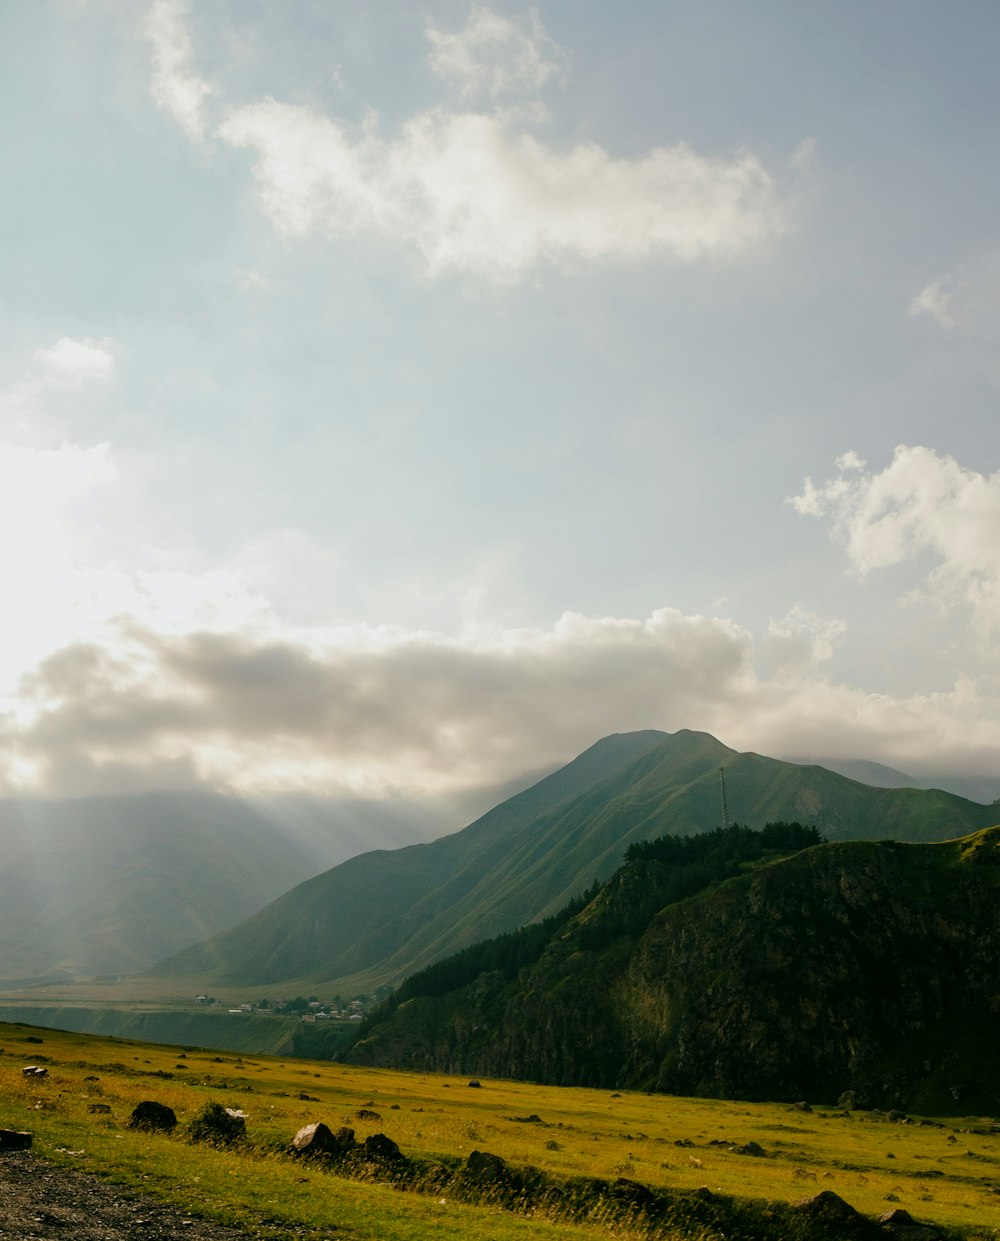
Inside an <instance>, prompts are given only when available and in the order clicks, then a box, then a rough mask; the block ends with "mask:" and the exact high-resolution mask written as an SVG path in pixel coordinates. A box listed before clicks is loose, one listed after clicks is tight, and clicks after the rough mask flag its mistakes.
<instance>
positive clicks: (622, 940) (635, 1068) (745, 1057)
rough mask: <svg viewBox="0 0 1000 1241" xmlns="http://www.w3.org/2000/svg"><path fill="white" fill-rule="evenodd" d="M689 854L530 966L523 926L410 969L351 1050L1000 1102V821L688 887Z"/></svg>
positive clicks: (493, 1068) (719, 1092) (577, 922)
mask: <svg viewBox="0 0 1000 1241" xmlns="http://www.w3.org/2000/svg"><path fill="white" fill-rule="evenodd" d="M677 867H678V863H677V862H676V861H667V860H658V859H655V858H650V857H645V858H642V857H640V858H636V859H634V860H631V861H629V862H627V863H626V864H625V865H624V866H623V867H622V868H621V870H619V871H618V872H617V873H616V875H615V876H614V877H613V878H612V879H611V880H610V882H609V883H607V884H606V885H605V886H604V887H603V888H602V889H601V890H600V891H599V892H598V893H597V894H596V895H595V896H594V897H593V899H592V900H590V902H589V903H588V904H587V905H586V907H585V908H583V909H582V910H581V911H580V912H579V913H577V914H576V915H575V916H574V917H573V918H571V919H570V920H569V921H568V922H567V923H564V924H563V925H561V926H558V927H555V928H554V929H553V931H552V933H551V935H550V937H549V939H548V942H547V945H546V946H545V947H544V949H541V948H540V946H539V945H535V946H534V959H533V961H529V963H528V964H526V965H523V966H522V965H521V962H522V961H524V960H525V959H526V954H525V952H524V951H523V949H522V951H521V953H520V955H518V951H517V948H516V941H517V940H518V939H519V938H523V937H524V936H525V935H527V934H528V932H527V931H526V932H522V933H521V936H520V937H519V936H516V935H515V936H513V937H511V939H510V942H509V943H503V942H502V943H501V944H499V945H497V947H496V948H495V949H493V950H492V952H491V955H489V956H488V957H486V958H485V962H484V963H488V965H489V966H490V968H489V969H487V970H484V971H482V972H479V973H477V974H475V976H474V977H472V978H469V969H468V965H469V960H468V958H470V957H471V958H472V959H473V961H475V959H476V954H477V953H479V954H483V953H484V952H486V951H487V946H483V948H480V949H475V950H470V953H469V954H466V958H467V959H466V960H464V961H463V959H462V958H455V959H454V962H450V961H447V960H446V961H443V962H441V963H439V964H438V965H436V966H434V967H433V969H432V970H428V971H426V972H425V973H424V974H422V975H417V976H414V977H413V978H411V979H409V980H408V981H407V983H406V984H405V986H404V987H403V988H402V989H401V991H400V998H399V1000H398V1001H397V1002H396V1003H395V1004H394V1005H391V1006H389V1008H388V1009H387V1010H385V1011H384V1012H383V1013H382V1014H381V1015H376V1017H374V1018H373V1019H371V1020H370V1021H369V1022H368V1023H367V1025H366V1027H365V1028H364V1029H363V1031H362V1036H361V1039H360V1041H359V1042H358V1043H357V1044H356V1045H355V1047H354V1048H353V1049H351V1050H350V1051H349V1052H348V1053H347V1058H348V1059H349V1060H351V1061H352V1062H354V1063H361V1064H372V1065H382V1066H387V1067H396V1068H406V1069H416V1070H423V1071H435V1070H436V1071H441V1072H448V1073H458V1074H462V1075H465V1074H470V1075H480V1074H481V1075H483V1076H493V1077H514V1078H524V1079H528V1080H532V1081H540V1082H544V1083H552V1084H563V1085H591V1086H601V1087H617V1088H634V1089H645V1090H663V1091H666V1092H669V1093H675V1094H701V1095H710V1096H720V1097H725V1098H748V1099H754V1098H771V1099H781V1098H785V1099H790V1100H791V1099H800V1098H812V1099H819V1100H823V1101H828V1102H831V1101H835V1100H836V1098H837V1097H838V1095H839V1094H840V1092H841V1091H844V1090H846V1089H848V1088H851V1089H855V1090H856V1091H857V1092H858V1093H859V1097H860V1098H861V1099H862V1100H863V1101H865V1102H866V1103H867V1106H869V1107H871V1106H882V1107H909V1108H919V1109H921V1110H925V1111H927V1112H930V1113H931V1114H935V1113H940V1112H945V1113H946V1112H954V1111H959V1112H961V1113H963V1114H971V1113H976V1112H979V1113H986V1114H989V1113H996V1112H997V1110H998V1109H1000V1068H998V1066H997V1063H996V1058H995V1055H994V1054H993V1053H994V1051H995V1048H996V1046H997V1040H998V1038H1000V827H995V828H993V829H987V830H985V831H982V832H979V833H977V834H975V835H972V836H969V837H966V838H964V839H961V840H957V841H949V842H946V843H941V844H933V845H907V844H900V843H897V842H893V841H883V842H880V843H873V842H859V843H842V844H828V845H819V846H816V847H814V848H810V849H806V850H805V851H803V852H800V853H797V854H795V855H794V856H793V857H790V858H787V859H785V860H781V861H773V862H770V863H768V864H764V865H759V866H756V867H755V868H753V869H751V870H750V871H749V872H748V873H745V874H742V875H740V876H738V877H735V878H730V879H728V880H726V881H724V882H721V883H710V884H709V886H708V887H705V888H703V890H702V891H701V892H699V893H697V894H696V895H693V896H690V897H688V898H685V899H679V900H677V899H674V900H671V899H669V893H670V888H671V884H672V883H674V882H675V881H676V871H677ZM664 898H667V903H666V904H665V905H663V906H662V908H661V909H660V911H659V912H653V909H654V908H655V907H656V906H657V905H658V904H659V903H660V902H662V901H663V900H664ZM528 947H531V945H528ZM527 955H528V956H530V955H531V954H527ZM505 962H506V963H510V964H511V968H506V969H505V968H504V965H505ZM519 966H520V968H518V967H519ZM451 983H454V984H457V985H449V984H451Z"/></svg>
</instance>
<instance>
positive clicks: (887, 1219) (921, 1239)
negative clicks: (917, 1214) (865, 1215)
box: [878, 1207, 941, 1241]
mask: <svg viewBox="0 0 1000 1241" xmlns="http://www.w3.org/2000/svg"><path fill="white" fill-rule="evenodd" d="M878 1222H879V1224H880V1225H881V1227H882V1228H883V1229H884V1230H885V1231H886V1232H887V1233H889V1235H890V1236H892V1237H895V1238H898V1241H938V1238H940V1236H941V1234H940V1233H939V1232H938V1230H937V1229H936V1228H934V1227H932V1226H931V1225H930V1224H921V1223H919V1222H918V1221H917V1220H915V1219H914V1218H913V1216H912V1215H911V1214H910V1213H909V1211H904V1210H903V1209H902V1207H897V1208H896V1210H895V1211H886V1213H885V1215H880V1216H879V1220H878Z"/></svg>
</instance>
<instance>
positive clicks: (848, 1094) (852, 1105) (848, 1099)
mask: <svg viewBox="0 0 1000 1241" xmlns="http://www.w3.org/2000/svg"><path fill="white" fill-rule="evenodd" d="M837 1106H838V1107H840V1108H843V1110H844V1111H845V1112H856V1111H857V1110H858V1096H857V1094H856V1092H855V1091H853V1090H845V1091H844V1093H843V1094H842V1095H841V1096H840V1098H839V1099H838V1100H837Z"/></svg>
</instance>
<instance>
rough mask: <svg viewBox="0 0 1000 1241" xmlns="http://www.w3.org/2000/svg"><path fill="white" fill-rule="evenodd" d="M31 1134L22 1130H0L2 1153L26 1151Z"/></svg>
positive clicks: (0, 1149)
mask: <svg viewBox="0 0 1000 1241" xmlns="http://www.w3.org/2000/svg"><path fill="white" fill-rule="evenodd" d="M30 1146H31V1134H30V1133H27V1132H26V1131H24V1130H21V1129H0V1151H26V1150H27V1149H28V1148H29V1147H30Z"/></svg>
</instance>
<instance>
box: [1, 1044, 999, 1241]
mask: <svg viewBox="0 0 1000 1241" xmlns="http://www.w3.org/2000/svg"><path fill="white" fill-rule="evenodd" d="M0 1048H2V1054H0V1126H3V1127H6V1128H14V1129H28V1130H31V1131H32V1132H33V1134H34V1149H35V1151H36V1152H37V1154H38V1155H40V1156H42V1157H44V1158H46V1159H49V1160H52V1161H54V1162H57V1163H64V1164H66V1165H70V1166H73V1167H75V1168H77V1169H80V1170H84V1171H90V1172H94V1173H97V1174H98V1175H101V1176H103V1177H107V1178H108V1179H110V1180H112V1181H114V1182H116V1183H120V1184H123V1185H125V1186H128V1187H131V1188H133V1189H137V1190H139V1189H141V1190H142V1191H143V1192H146V1193H150V1194H153V1195H155V1196H158V1197H162V1198H164V1199H167V1200H170V1201H173V1202H175V1203H177V1204H178V1205H180V1206H181V1207H182V1208H183V1209H184V1210H186V1211H189V1212H192V1213H196V1214H201V1215H204V1216H206V1217H209V1218H214V1219H217V1220H220V1221H223V1222H226V1223H230V1224H236V1225H239V1226H241V1227H243V1228H245V1229H246V1230H247V1231H248V1233H250V1235H255V1236H259V1237H268V1238H275V1239H277V1238H288V1237H292V1236H302V1235H313V1236H317V1237H318V1236H326V1235H331V1234H332V1232H333V1231H334V1230H336V1235H337V1236H338V1237H350V1238H357V1239H359V1241H362V1239H365V1241H367V1239H371V1241H376V1239H377V1241H397V1239H398V1241H425V1239H434V1241H438V1239H440V1241H446V1239H451V1238H459V1237H462V1238H466V1239H472V1241H475V1239H477V1238H483V1239H485V1238H489V1239H490V1241H494V1239H495V1241H506V1239H507V1238H510V1239H511V1241H513V1239H514V1238H518V1239H521V1238H523V1239H525V1241H531V1239H535V1238H538V1239H542V1238H546V1239H548V1238H551V1239H553V1241H555V1238H568V1239H570V1241H572V1239H573V1238H580V1239H581V1241H582V1239H584V1238H597V1237H603V1236H608V1235H612V1232H613V1234H614V1235H616V1236H625V1237H628V1236H635V1237H637V1238H638V1237H639V1236H643V1237H646V1236H649V1235H650V1234H649V1232H648V1231H647V1230H646V1229H645V1227H642V1228H640V1227H638V1226H637V1227H636V1228H635V1229H634V1230H630V1229H629V1228H628V1227H627V1226H625V1227H623V1226H621V1225H620V1224H618V1225H616V1226H615V1227H614V1228H613V1229H612V1228H611V1226H610V1225H606V1226H602V1224H601V1222H600V1220H599V1219H598V1220H597V1222H591V1223H588V1224H578V1223H570V1222H568V1221H567V1220H565V1219H559V1218H545V1212H544V1211H539V1210H536V1212H535V1214H534V1215H533V1216H530V1217H526V1216H523V1215H519V1214H516V1213H513V1212H511V1211H506V1210H500V1209H498V1208H497V1207H496V1206H495V1205H493V1206H489V1205H488V1206H476V1205H470V1204H468V1203H461V1202H457V1201H455V1200H454V1199H453V1198H450V1197H447V1196H445V1197H443V1198H442V1197H438V1196H436V1195H432V1194H421V1193H412V1192H405V1193H404V1192H400V1190H399V1189H398V1188H392V1187H391V1186H389V1185H384V1184H378V1183H369V1182H365V1181H359V1180H347V1179H344V1178H343V1177H340V1176H337V1175H335V1174H334V1173H333V1172H330V1171H325V1170H323V1169H322V1168H321V1167H319V1166H318V1165H315V1164H307V1163H304V1162H302V1161H296V1160H293V1159H291V1158H289V1157H287V1155H286V1154H285V1153H284V1152H283V1148H284V1147H285V1146H287V1144H288V1143H289V1141H290V1140H291V1138H292V1137H293V1135H294V1134H295V1133H296V1131H297V1130H298V1129H299V1128H300V1127H301V1126H303V1125H306V1124H309V1123H311V1122H313V1121H317V1120H322V1121H325V1122H326V1123H327V1124H328V1125H329V1126H330V1128H331V1129H337V1128H339V1127H340V1126H342V1125H347V1126H350V1127H351V1128H353V1129H354V1130H355V1131H356V1134H357V1137H358V1139H359V1140H363V1139H364V1138H365V1137H367V1136H368V1135H370V1134H373V1133H376V1132H381V1133H385V1134H388V1136H389V1137H391V1138H392V1139H393V1140H394V1141H395V1142H397V1143H398V1144H399V1146H400V1148H401V1150H402V1152H403V1154H404V1155H406V1156H408V1157H410V1158H412V1159H416V1160H423V1161H427V1162H428V1163H432V1162H435V1161H439V1162H441V1163H442V1164H450V1165H453V1166H457V1165H458V1164H459V1163H460V1162H461V1161H464V1160H465V1159H466V1158H467V1157H468V1155H469V1154H470V1152H471V1151H473V1150H481V1151H489V1152H492V1153H494V1154H496V1155H499V1156H501V1157H502V1158H503V1159H505V1160H507V1161H508V1162H509V1163H510V1164H512V1165H520V1166H524V1165H531V1166H533V1167H534V1168H537V1169H540V1170H542V1171H543V1172H545V1173H548V1174H550V1175H551V1176H553V1177H556V1178H569V1177H595V1178H600V1179H601V1180H604V1181H609V1182H614V1181H615V1180H616V1178H619V1177H625V1178H628V1179H629V1180H630V1181H635V1182H639V1183H641V1184H642V1185H646V1186H649V1187H651V1188H653V1189H662V1190H671V1191H677V1190H681V1191H683V1190H693V1189H697V1188H698V1187H700V1186H707V1187H708V1189H710V1190H711V1191H712V1192H713V1193H715V1194H720V1195H735V1196H737V1197H739V1198H748V1199H768V1200H774V1201H777V1202H794V1201H796V1200H799V1199H802V1198H804V1197H808V1196H811V1195H813V1194H816V1193H817V1192H819V1191H820V1190H825V1189H829V1190H833V1191H834V1192H835V1193H837V1194H838V1195H840V1196H841V1197H842V1198H844V1199H845V1200H846V1201H848V1202H849V1203H851V1204H852V1205H853V1206H854V1207H856V1208H857V1209H858V1210H860V1211H862V1212H864V1213H865V1214H866V1215H869V1216H873V1217H877V1216H878V1215H880V1214H882V1213H883V1212H885V1211H889V1210H891V1209H893V1208H894V1207H895V1206H898V1207H902V1208H905V1209H906V1210H908V1211H909V1212H910V1213H911V1214H912V1215H913V1216H914V1217H915V1218H916V1219H918V1220H920V1221H921V1222H926V1223H933V1224H936V1225H938V1226H939V1227H945V1228H948V1229H953V1230H955V1234H956V1235H961V1236H964V1237H976V1238H1000V1132H994V1131H993V1129H994V1127H995V1126H994V1122H993V1121H991V1120H989V1119H984V1118H969V1119H966V1120H955V1119H954V1118H952V1119H950V1120H949V1121H948V1122H947V1123H946V1124H942V1125H940V1126H936V1125H922V1124H919V1123H917V1122H912V1123H908V1124H900V1123H894V1122H892V1121H889V1120H888V1119H886V1118H885V1117H879V1118H876V1117H873V1116H869V1115H868V1114H867V1113H851V1114H850V1115H844V1114H841V1113H838V1112H836V1111H834V1110H832V1109H825V1108H816V1109H815V1110H814V1111H811V1112H805V1111H797V1110H793V1109H791V1108H789V1107H788V1106H787V1105H769V1104H755V1103H730V1102H719V1101H712V1100H701V1099H682V1098H674V1097H668V1096H663V1095H645V1094H639V1093H632V1092H623V1093H620V1094H619V1093H609V1092H606V1091H597V1090H586V1089H566V1088H555V1087H541V1086H534V1085H530V1084H526V1083H518V1082H508V1081H489V1080H485V1079H484V1080H482V1084H481V1087H480V1088H474V1087H471V1086H470V1085H469V1083H468V1081H467V1079H460V1078H449V1077H444V1076H434V1075H430V1074H427V1075H421V1074H408V1073H400V1072H389V1071H383V1070H377V1069H361V1068H354V1067H348V1066H342V1065H336V1064H330V1063H319V1062H311V1061H301V1060H282V1059H281V1058H276V1057H268V1056H248V1055H247V1056H239V1055H234V1054H226V1053H215V1052H212V1051H205V1050H198V1049H196V1048H193V1047H188V1048H186V1049H185V1048H178V1047H163V1046H155V1045H149V1044H143V1043H133V1042H128V1041H124V1040H119V1039H108V1038H101V1037H96V1036H88V1035H81V1034H67V1033H63V1032H60V1031H54V1030H47V1029H46V1030H33V1029H31V1028H30V1027H26V1026H19V1025H0ZM27 1064H37V1065H41V1066H44V1067H45V1068H46V1069H47V1070H48V1074H47V1076H46V1077H45V1078H28V1079H26V1078H24V1077H23V1076H22V1073H21V1069H22V1067H23V1066H25V1065H27ZM144 1099H155V1100H157V1101H159V1102H162V1103H165V1104H167V1105H168V1106H170V1107H171V1108H173V1109H174V1111H175V1112H176V1114H177V1117H178V1120H179V1122H180V1124H179V1125H178V1128H177V1130H176V1131H175V1133H174V1134H173V1135H171V1136H167V1135H160V1134H147V1133H140V1132H136V1131H134V1130H131V1129H129V1128H128V1127H127V1122H128V1118H129V1116H130V1114H131V1111H132V1109H133V1108H134V1107H135V1105H136V1104H137V1103H139V1102H140V1101H142V1100H144ZM213 1101H214V1102H219V1103H222V1104H223V1105H224V1106H226V1107H234V1108H240V1109H242V1110H243V1111H244V1112H245V1113H246V1115H247V1137H248V1141H247V1143H246V1145H245V1146H244V1147H241V1148H234V1149H221V1150H219V1149H213V1148H211V1147H205V1146H196V1145H192V1144H191V1143H189V1142H188V1141H187V1140H186V1138H185V1128H186V1125H187V1123H188V1122H190V1120H191V1119H192V1117H194V1116H195V1115H196V1114H197V1113H198V1112H199V1111H200V1110H201V1109H202V1108H203V1107H204V1105H205V1104H206V1103H207V1102H213ZM95 1107H96V1108H99V1107H103V1108H107V1109H110V1110H109V1111H99V1110H93V1109H95ZM361 1112H364V1113H367V1114H368V1115H366V1116H359V1113H361ZM531 1118H535V1119H531ZM748 1142H756V1143H758V1144H759V1146H760V1147H762V1148H763V1150H764V1152H765V1155H764V1157H760V1156H754V1155H748V1154H740V1153H737V1152H735V1151H731V1150H729V1149H728V1146H729V1145H731V1144H735V1145H743V1144H746V1143H748ZM713 1143H718V1144H713ZM550 1214H551V1213H550ZM656 1235H657V1236H660V1237H668V1236H673V1235H677V1236H680V1235H684V1236H687V1237H690V1236H692V1235H697V1236H699V1238H701V1239H702V1241H708V1238H710V1237H717V1236H719V1233H717V1232H712V1231H711V1230H701V1231H700V1232H699V1233H697V1234H692V1233H690V1232H687V1233H683V1234H682V1233H672V1232H670V1231H666V1232H664V1231H662V1230H661V1231H660V1232H658V1233H657V1234H656ZM743 1235H747V1234H746V1233H744V1234H743ZM750 1235H753V1234H750ZM758 1235H760V1236H762V1237H763V1236H765V1235H768V1234H765V1233H763V1232H762V1233H760V1234H758ZM776 1235H777V1234H776ZM782 1235H784V1234H782Z"/></svg>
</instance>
